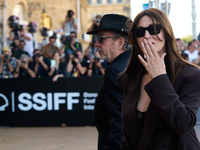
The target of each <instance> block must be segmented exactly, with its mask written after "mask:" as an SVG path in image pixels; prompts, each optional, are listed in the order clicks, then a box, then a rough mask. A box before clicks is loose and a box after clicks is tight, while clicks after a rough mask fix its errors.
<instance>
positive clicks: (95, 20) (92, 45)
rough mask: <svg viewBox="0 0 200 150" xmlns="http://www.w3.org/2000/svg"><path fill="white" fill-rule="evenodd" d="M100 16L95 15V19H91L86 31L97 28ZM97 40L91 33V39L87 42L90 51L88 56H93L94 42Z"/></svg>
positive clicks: (95, 50) (94, 50)
mask: <svg viewBox="0 0 200 150" xmlns="http://www.w3.org/2000/svg"><path fill="white" fill-rule="evenodd" d="M101 18H102V16H101V15H96V17H95V19H94V20H93V23H92V25H91V26H90V28H89V29H88V30H87V32H90V31H92V30H96V29H98V28H99V24H100V21H101ZM96 41H97V35H95V34H93V35H92V41H91V42H90V43H89V46H88V49H89V51H90V58H92V57H94V54H95V53H96V52H97V49H96V47H95V46H94V44H95V42H96Z"/></svg>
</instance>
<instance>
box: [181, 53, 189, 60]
mask: <svg viewBox="0 0 200 150" xmlns="http://www.w3.org/2000/svg"><path fill="white" fill-rule="evenodd" d="M181 56H182V57H183V59H185V60H186V61H188V62H189V57H188V54H186V53H182V54H181Z"/></svg>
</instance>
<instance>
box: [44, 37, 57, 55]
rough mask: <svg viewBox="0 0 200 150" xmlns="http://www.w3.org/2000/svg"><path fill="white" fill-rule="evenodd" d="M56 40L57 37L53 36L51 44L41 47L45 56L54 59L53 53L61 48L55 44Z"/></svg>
mask: <svg viewBox="0 0 200 150" xmlns="http://www.w3.org/2000/svg"><path fill="white" fill-rule="evenodd" d="M55 41H56V37H55V36H51V37H50V38H49V44H47V45H45V46H43V47H42V48H41V52H42V55H43V57H46V58H49V59H52V54H53V53H54V52H56V51H58V50H59V49H58V47H57V46H54V43H55Z"/></svg>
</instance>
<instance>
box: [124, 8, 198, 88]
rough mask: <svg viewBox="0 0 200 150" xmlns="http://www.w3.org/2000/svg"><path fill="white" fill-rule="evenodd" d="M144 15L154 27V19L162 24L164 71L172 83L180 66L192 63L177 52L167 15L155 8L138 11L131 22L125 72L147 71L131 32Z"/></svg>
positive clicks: (141, 53)
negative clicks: (128, 54) (129, 50)
mask: <svg viewBox="0 0 200 150" xmlns="http://www.w3.org/2000/svg"><path fill="white" fill-rule="evenodd" d="M144 16H149V17H150V18H151V20H152V22H153V26H154V29H155V24H154V21H155V20H156V21H157V23H159V24H161V25H162V30H163V31H164V34H165V40H166V41H165V47H166V53H167V55H166V56H165V65H166V72H167V75H168V77H169V79H170V81H171V83H172V84H174V82H175V79H176V76H177V74H178V73H179V71H180V69H181V67H182V66H184V65H193V64H190V63H188V62H187V61H185V60H184V59H183V58H182V57H181V55H180V54H179V51H178V47H177V44H176V39H175V37H174V33H173V30H172V26H171V24H170V22H169V20H168V18H167V16H166V15H165V14H164V12H162V11H161V10H159V9H156V8H150V9H147V10H144V11H142V12H140V13H139V14H138V15H137V16H136V18H135V19H134V21H133V23H132V24H131V27H130V32H129V35H128V40H129V43H130V44H131V45H132V53H131V58H130V61H129V63H128V66H127V68H126V70H125V72H127V73H130V72H134V71H142V73H143V74H144V73H146V72H147V71H146V69H145V67H144V66H143V65H142V63H141V62H140V60H139V59H138V55H139V54H140V55H141V56H143V52H142V51H141V49H140V47H139V45H138V43H137V39H136V37H135V36H134V34H133V33H132V32H131V30H132V29H135V28H136V27H137V24H138V22H139V20H140V19H141V18H142V17H144ZM157 36H158V35H157ZM158 38H159V37H158ZM193 66H196V65H193Z"/></svg>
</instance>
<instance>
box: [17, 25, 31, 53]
mask: <svg viewBox="0 0 200 150" xmlns="http://www.w3.org/2000/svg"><path fill="white" fill-rule="evenodd" d="M19 38H20V39H21V40H24V41H25V43H26V44H25V46H24V51H25V52H27V53H28V54H29V56H30V57H33V50H34V49H33V37H32V35H31V33H26V31H25V29H24V28H23V27H22V29H21V31H20V37H19Z"/></svg>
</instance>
